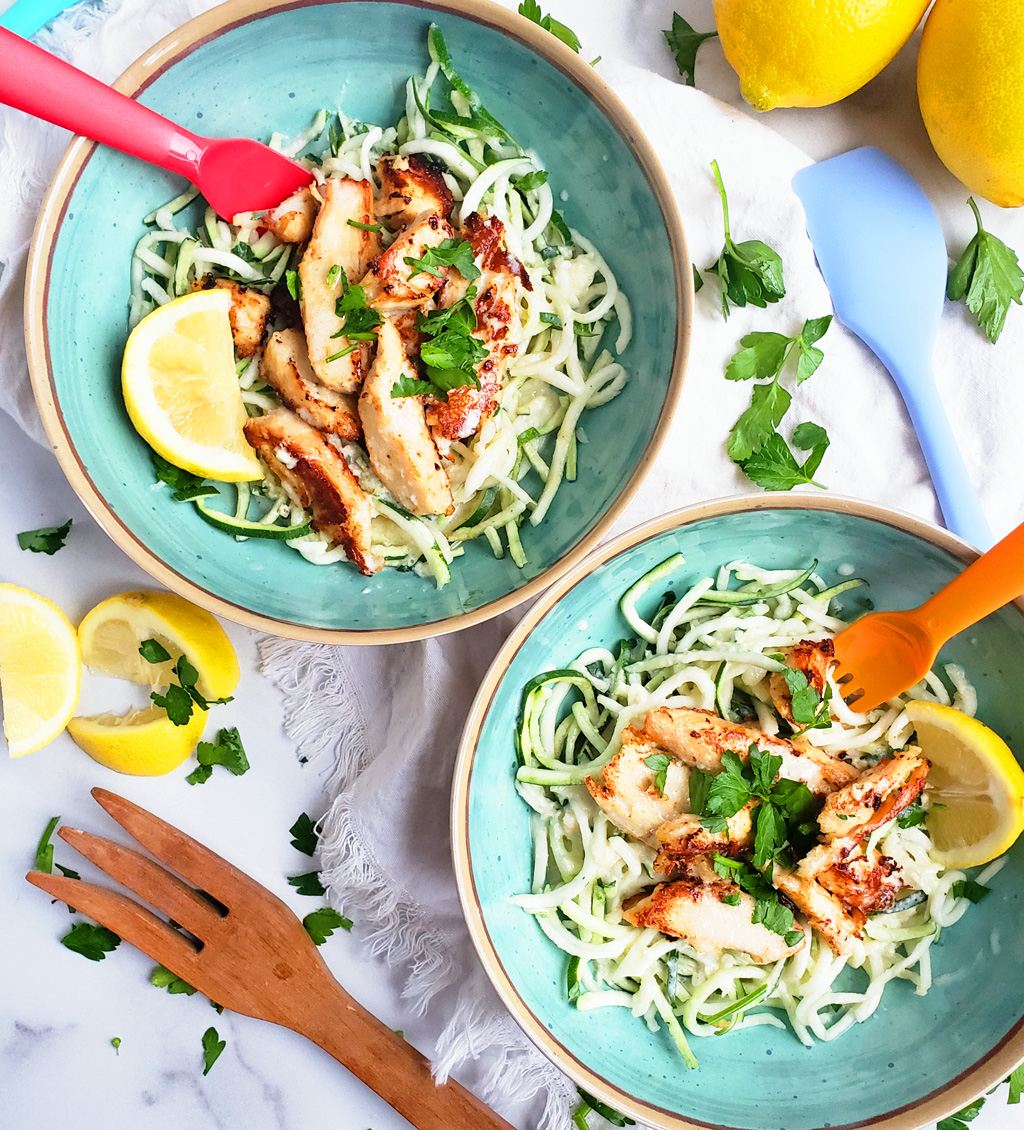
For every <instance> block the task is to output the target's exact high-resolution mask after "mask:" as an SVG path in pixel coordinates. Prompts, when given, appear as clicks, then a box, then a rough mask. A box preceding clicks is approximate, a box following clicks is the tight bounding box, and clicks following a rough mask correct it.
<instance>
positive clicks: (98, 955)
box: [61, 922, 121, 961]
mask: <svg viewBox="0 0 1024 1130" xmlns="http://www.w3.org/2000/svg"><path fill="white" fill-rule="evenodd" d="M120 941H121V939H120V938H119V937H118V936H117V935H116V934H115V933H114V931H113V930H108V929H107V928H106V926H97V925H96V924H95V923H94V922H78V923H76V924H75V925H74V926H72V927H71V929H70V930H69V931H68V932H67V933H66V934H65V935H64V937H63V938H61V944H62V945H65V946H67V948H68V949H69V950H72V951H73V952H74V953H80V954H81V955H82V957H87V958H88V959H89V960H90V961H102V960H103V959H104V958H105V957H106V956H107V954H108V953H111V952H112V951H113V950H116V949H117V947H118V944H119V943H120Z"/></svg>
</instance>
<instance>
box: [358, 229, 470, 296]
mask: <svg viewBox="0 0 1024 1130" xmlns="http://www.w3.org/2000/svg"><path fill="white" fill-rule="evenodd" d="M350 230H351V229H350ZM453 235H454V232H453V231H452V226H451V224H450V223H448V221H447V220H446V219H445V218H444V216H442V215H441V214H440V212H424V213H423V214H422V215H420V216H418V217H417V218H416V219H415V220H413V221H412V223H410V224H409V225H408V227H406V229H405V231H403V232H402V234H401V235H400V236H399V237H398V238H397V239H396V240H395V242H394V243H392V244H391V246H390V247H389V248H388V249H387V251H385V252H384V253H383V254H382V255H378V256H377V257H376V258H375V259H374V260H373V262H372V263H370V264H369V270H368V271H367V272H366V274H365V275H364V276H363V278H362V280H361V281H360V284H359V285H360V286H362V288H363V290H364V291H365V292H366V303H367V305H368V306H373V307H375V308H376V309H379V310H381V311H382V312H386V311H392V312H394V311H397V310H401V309H407V308H408V307H410V306H419V305H421V304H422V303H424V302H426V301H427V299H429V298H433V296H434V295H435V294H436V293H437V290H438V288H439V287H440V286H441V284H442V282H443V281H444V272H443V270H442V269H441V268H439V267H433V268H431V270H433V271H437V270H442V273H441V277H440V278H439V277H438V276H437V275H434V274H432V273H431V272H430V271H424V270H421V269H419V268H418V267H416V266H415V265H414V264H412V263H407V262H406V260H407V259H422V258H423V253H424V252H425V251H426V250H427V248H428V247H439V246H440V245H441V244H442V243H443V242H444V241H445V240H446V239H451V238H452V237H453Z"/></svg>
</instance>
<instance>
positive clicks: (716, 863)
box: [711, 853, 746, 879]
mask: <svg viewBox="0 0 1024 1130" xmlns="http://www.w3.org/2000/svg"><path fill="white" fill-rule="evenodd" d="M711 866H712V867H714V869H715V873H716V874H717V875H721V877H722V878H723V879H734V878H735V877H736V876H737V875H738V874H739V873H740V872H741V871H742V870H743V868H744V867H746V864H745V863H744V862H743V860H742V859H730V858H729V856H727V855H719V854H717V853H715V854H714V855H713V856H712V857H711Z"/></svg>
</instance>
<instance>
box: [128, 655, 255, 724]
mask: <svg viewBox="0 0 1024 1130" xmlns="http://www.w3.org/2000/svg"><path fill="white" fill-rule="evenodd" d="M139 654H140V655H141V656H142V658H143V659H145V660H146V662H147V663H166V662H167V661H168V660H169V659H170V658H171V656H170V653H169V652H168V651H167V649H166V648H165V647H164V646H163V644H161V643H160V642H159V641H158V640H143V641H142V644H141V645H140V647H139ZM172 671H173V673H174V676H175V678H177V680H178V681H177V682H176V683H171V684H170V686H169V687H168V688H167V691H166V692H165V693H164V694H159V693H158V692H157V691H153V692H152V694H150V696H149V697H150V698H151V699H152V700H153V701H154V702H155V703H156V705H157V706H162V707H163V708H164V710H166V711H167V717H168V718H170V720H171V722H172V723H173V724H174V725H175V726H184V725H185V724H186V723H187V722H188V720H189V719H190V718H191V717H192V711H193V709H194V708H195V707H196V706H198V707H199V709H200V710H209V709H210V707H211V706H214V705H217V704H219V703H223V702H231V701H232V698H233V696H232V695H228V696H227V697H226V698H210V699H208V698H205V697H204V696H203V695H202V693H201V692H200V691H199V688H198V687H197V686H196V683H197V682H198V681H199V672H198V671H197V670H196V669H195V667H193V666H192V664H191V663H190V662H189V661H188V658H187V657H186V656H185V655H184V654H182V655H179V656H178V659H177V661H176V662H175V664H174V667H173V668H172Z"/></svg>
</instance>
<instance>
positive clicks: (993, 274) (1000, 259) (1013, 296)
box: [946, 196, 1024, 342]
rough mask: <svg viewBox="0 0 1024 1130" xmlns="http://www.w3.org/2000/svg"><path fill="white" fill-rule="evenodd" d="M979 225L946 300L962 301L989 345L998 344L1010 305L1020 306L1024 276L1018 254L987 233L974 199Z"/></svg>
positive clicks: (949, 284)
mask: <svg viewBox="0 0 1024 1130" xmlns="http://www.w3.org/2000/svg"><path fill="white" fill-rule="evenodd" d="M967 203H968V204H970V206H971V210H972V211H973V212H974V219H975V221H976V222H977V225H978V231H977V234H976V235H975V236H974V238H973V239H972V240H971V242H970V243H968V245H967V247H966V248H965V249H964V253H963V254H962V255H961V256H960V258H959V259H958V260H957V262H956V266H954V267H953V269H952V271H950V273H949V279H948V281H947V283H946V297H947V298H948V299H949V300H950V301H951V302H959V301H961V300H962V301H963V302H964V303H965V304H966V305H967V309H968V310H970V312H971V313H972V314H973V315H974V316H975V318H976V319H977V321H978V325H979V326H980V327H981V328H982V329H983V330H984V331H985V336H986V337H987V338H988V339H989V341H992V342H995V341H998V340H999V335H1000V334H1001V333H1002V332H1003V326H1004V325H1005V324H1006V315H1007V313H1008V312H1009V309H1010V303H1011V302H1016V303H1017V305H1018V306H1020V305H1021V295H1022V294H1024V272H1022V271H1021V268H1020V263H1019V262H1018V261H1017V256H1016V254H1015V252H1014V251H1013V250H1012V249H1011V248H1009V247H1007V246H1006V244H1005V243H1003V241H1002V240H1001V239H998V238H996V236H994V235H992V233H991V232H987V231H986V230H985V227H984V225H983V224H982V222H981V213H980V212H979V211H978V205H977V204H975V202H974V197H973V196H972V197H971V198H970V199H969V200H968V201H967Z"/></svg>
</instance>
